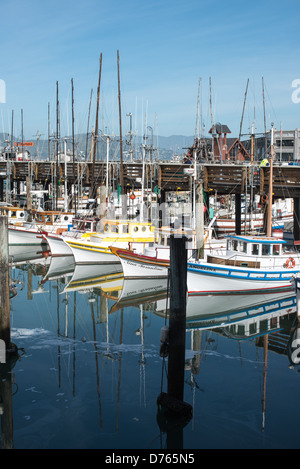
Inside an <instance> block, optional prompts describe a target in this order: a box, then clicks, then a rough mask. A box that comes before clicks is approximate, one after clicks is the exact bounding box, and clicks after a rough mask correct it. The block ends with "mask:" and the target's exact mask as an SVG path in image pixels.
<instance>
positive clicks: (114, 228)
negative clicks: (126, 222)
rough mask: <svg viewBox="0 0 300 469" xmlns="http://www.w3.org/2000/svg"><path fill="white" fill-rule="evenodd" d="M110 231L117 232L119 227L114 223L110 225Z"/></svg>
mask: <svg viewBox="0 0 300 469" xmlns="http://www.w3.org/2000/svg"><path fill="white" fill-rule="evenodd" d="M110 231H111V232H112V233H118V232H119V227H118V226H116V225H111V227H110Z"/></svg>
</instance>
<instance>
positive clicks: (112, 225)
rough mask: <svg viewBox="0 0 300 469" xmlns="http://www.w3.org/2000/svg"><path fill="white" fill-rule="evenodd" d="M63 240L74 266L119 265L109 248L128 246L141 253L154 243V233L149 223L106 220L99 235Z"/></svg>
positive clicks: (116, 257) (97, 233) (88, 234)
mask: <svg viewBox="0 0 300 469" xmlns="http://www.w3.org/2000/svg"><path fill="white" fill-rule="evenodd" d="M64 240H65V242H66V243H67V244H68V245H69V246H70V248H71V249H72V251H73V255H74V258H75V262H76V264H89V263H91V264H95V263H100V264H101V263H119V262H120V260H119V258H118V256H115V255H114V254H113V253H112V251H111V249H110V246H112V245H113V246H118V247H129V246H130V247H131V248H132V249H136V250H138V251H139V252H142V251H143V250H144V249H145V247H146V246H148V245H149V243H152V242H153V241H154V233H153V228H152V226H151V224H150V223H141V222H135V221H128V220H126V221H122V220H106V221H105V224H104V226H103V232H101V233H100V232H94V233H86V234H83V235H82V237H81V238H80V239H76V238H73V237H69V236H65V237H64Z"/></svg>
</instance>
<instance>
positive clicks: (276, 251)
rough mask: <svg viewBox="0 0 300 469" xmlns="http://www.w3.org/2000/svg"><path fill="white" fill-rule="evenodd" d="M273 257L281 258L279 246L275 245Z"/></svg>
mask: <svg viewBox="0 0 300 469" xmlns="http://www.w3.org/2000/svg"><path fill="white" fill-rule="evenodd" d="M273 256H279V244H274V245H273Z"/></svg>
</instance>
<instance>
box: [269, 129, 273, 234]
mask: <svg viewBox="0 0 300 469" xmlns="http://www.w3.org/2000/svg"><path fill="white" fill-rule="evenodd" d="M273 132H274V129H273V125H272V127H271V156H270V159H269V160H270V176H269V200H268V224H267V236H272V201H273V144H274V143H273V139H274V134H273Z"/></svg>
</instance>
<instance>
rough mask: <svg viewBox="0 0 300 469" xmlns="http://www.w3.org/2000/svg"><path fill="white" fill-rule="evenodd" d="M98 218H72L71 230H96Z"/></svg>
mask: <svg viewBox="0 0 300 469" xmlns="http://www.w3.org/2000/svg"><path fill="white" fill-rule="evenodd" d="M99 220H100V219H99V218H91V217H88V218H73V231H88V232H94V231H97V223H98V222H99Z"/></svg>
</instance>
